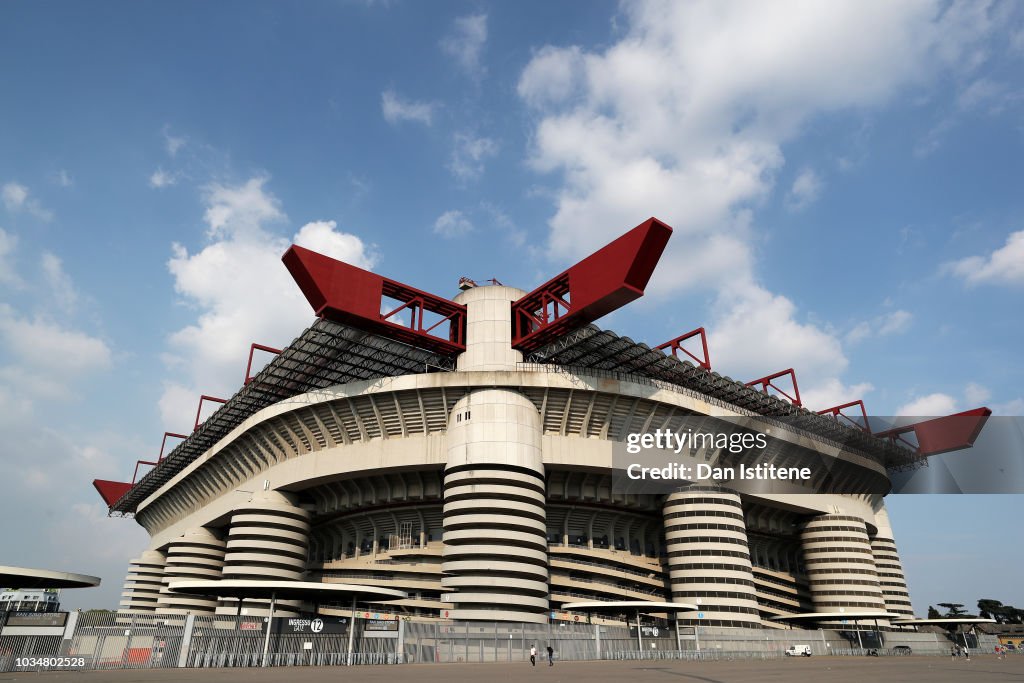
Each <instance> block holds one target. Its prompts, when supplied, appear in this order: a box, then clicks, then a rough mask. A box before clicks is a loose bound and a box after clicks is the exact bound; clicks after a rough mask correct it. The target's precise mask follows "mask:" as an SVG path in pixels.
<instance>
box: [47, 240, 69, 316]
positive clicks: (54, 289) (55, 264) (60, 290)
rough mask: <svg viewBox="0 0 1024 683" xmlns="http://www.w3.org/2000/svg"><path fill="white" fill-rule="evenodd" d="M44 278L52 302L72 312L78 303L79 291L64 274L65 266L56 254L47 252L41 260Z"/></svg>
mask: <svg viewBox="0 0 1024 683" xmlns="http://www.w3.org/2000/svg"><path fill="white" fill-rule="evenodd" d="M40 267H41V268H42V271H43V278H44V279H45V280H46V284H47V285H49V287H50V294H51V295H52V297H51V299H50V300H51V301H52V302H53V303H54V304H56V306H57V307H58V308H60V309H61V310H64V311H71V310H72V309H74V307H75V304H77V303H78V290H76V289H75V285H74V283H72V282H71V278H70V277H68V274H67V273H65V272H64V264H63V262H62V261H61V260H60V258H58V257H57V256H55V255H54V254H52V253H50V252H48V251H45V252H43V255H42V258H41V259H40Z"/></svg>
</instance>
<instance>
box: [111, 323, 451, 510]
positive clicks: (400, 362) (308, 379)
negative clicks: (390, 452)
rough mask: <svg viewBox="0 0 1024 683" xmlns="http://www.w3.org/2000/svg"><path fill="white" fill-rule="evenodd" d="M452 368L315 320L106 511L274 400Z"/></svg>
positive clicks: (136, 497)
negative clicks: (339, 385) (349, 384)
mask: <svg viewBox="0 0 1024 683" xmlns="http://www.w3.org/2000/svg"><path fill="white" fill-rule="evenodd" d="M453 367H454V365H453V360H452V357H450V356H443V355H440V354H437V353H433V352H431V351H425V350H423V349H418V348H415V347H412V346H408V345H407V344H403V343H401V342H397V341H392V340H390V339H385V338H384V337H381V336H378V335H376V334H372V333H370V332H364V331H362V330H357V329H355V328H353V327H348V326H346V325H341V324H338V323H335V322H331V321H329V320H317V321H316V322H315V323H313V325H312V326H310V327H309V329H307V330H306V331H305V332H303V333H302V334H301V335H299V337H298V338H297V339H295V341H293V342H292V343H291V344H290V345H289V346H288V347H286V348H285V349H283V350H282V351H281V353H279V354H278V355H277V356H275V357H274V359H273V360H271V361H270V362H269V363H268V364H267V365H266V366H265V367H264V368H263V369H262V370H261V371H260V372H259V373H258V374H257V375H256V376H255V377H253V378H252V380H251V381H250V382H249V383H248V384H246V385H245V386H243V387H242V388H241V389H239V390H238V392H237V393H235V395H234V396H232V397H231V398H230V399H229V400H228V401H227V402H226V403H224V404H223V405H222V406H221V407H220V408H218V409H217V411H216V412H214V413H213V415H211V416H210V417H209V418H207V420H206V421H205V422H203V423H202V424H201V425H200V426H199V428H198V429H196V430H195V431H194V432H192V434H190V435H189V436H188V438H187V439H185V440H184V441H183V442H181V443H180V444H178V445H177V446H176V447H175V448H174V450H172V451H171V452H170V453H169V454H168V455H167V457H166V458H164V459H163V460H162V461H160V462H159V463H158V464H157V465H156V467H154V468H153V469H152V470H150V471H149V472H148V473H147V474H146V475H145V476H144V477H143V478H142V480H141V481H139V482H138V483H137V484H136V485H135V486H133V487H131V488H130V489H129V490H128V491H127V492H126V493H125V494H124V495H122V496H121V497H120V498H119V499H118V500H117V501H116V502H115V503H114V504H113V505H111V506H110V512H111V514H122V515H127V514H132V513H134V512H135V510H136V508H137V507H138V505H139V503H141V502H142V501H143V500H145V499H146V498H148V497H149V496H150V495H151V494H153V493H154V492H155V491H156V490H157V489H159V488H160V487H161V486H163V485H164V484H165V483H167V482H168V481H169V480H170V479H171V478H172V477H174V475H176V474H177V473H178V472H180V471H181V470H182V469H184V468H185V467H186V466H187V465H188V464H189V463H191V462H192V461H193V460H195V459H196V458H198V457H199V456H201V455H202V454H203V453H205V452H206V451H208V450H209V449H210V448H212V447H213V446H214V445H215V444H216V443H217V442H218V441H220V440H221V439H222V438H224V437H225V436H227V434H228V433H229V432H230V431H231V430H232V429H234V428H235V427H237V426H238V425H239V424H241V423H242V422H243V421H244V420H245V419H246V418H248V417H249V416H250V415H252V414H254V413H256V412H257V411H259V410H262V409H263V408H266V407H267V406H269V405H272V404H274V403H277V402H278V401H283V400H284V399H287V398H291V397H292V396H297V395H299V394H303V393H306V392H307V391H313V390H314V389H323V388H325V387H330V386H335V385H338V384H346V383H348V382H356V381H359V380H367V379H378V378H381V377H398V376H401V375H411V374H418V373H422V372H430V371H431V370H434V369H438V370H451V369H453Z"/></svg>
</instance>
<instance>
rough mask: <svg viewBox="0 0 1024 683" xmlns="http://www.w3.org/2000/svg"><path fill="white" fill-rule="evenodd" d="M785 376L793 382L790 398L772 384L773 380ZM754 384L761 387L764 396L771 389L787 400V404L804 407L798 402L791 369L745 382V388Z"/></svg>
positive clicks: (798, 388) (793, 374)
mask: <svg viewBox="0 0 1024 683" xmlns="http://www.w3.org/2000/svg"><path fill="white" fill-rule="evenodd" d="M786 375H789V377H790V379H792V380H793V395H792V396H790V395H789V394H787V393H786V392H785V391H783V390H782V389H780V388H779V387H778V386H777V385H776V384H775V383H774V381H773V380H777V379H779V378H780V377H785V376H786ZM755 384H759V385H761V391H763V392H764V393H766V394H767V393H768V389H769V388H772V389H774V390H775V391H777V392H779V393H780V394H782V395H783V396H784V397H786V398H787V399H789V402H790V403H792V404H793V405H795V406H797V407H803V405H804V404H803V403H802V402H801V401H800V387H799V386H797V383H796V373H795V372H793V368H789V369H787V370H782V371H780V372H776V373H775V374H774V375H768V376H767V377H762V378H761V379H755V380H752V381H750V382H747V386H748V387H752V386H754V385H755Z"/></svg>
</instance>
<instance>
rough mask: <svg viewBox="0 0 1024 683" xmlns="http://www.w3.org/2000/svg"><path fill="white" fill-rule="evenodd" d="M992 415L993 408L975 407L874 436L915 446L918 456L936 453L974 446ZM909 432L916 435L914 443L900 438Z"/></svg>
mask: <svg viewBox="0 0 1024 683" xmlns="http://www.w3.org/2000/svg"><path fill="white" fill-rule="evenodd" d="M991 414H992V411H991V410H989V409H988V408H975V409H973V410H965V411H964V412H962V413H954V414H953V415H946V416H945V417H936V418H934V419H931V420H924V421H923V422H917V423H915V424H910V425H904V426H902V427H896V428H894V429H887V430H885V431H882V432H878V433H877V434H875V436H877V437H879V438H883V439H885V438H887V439H890V440H892V441H893V442H894V443H895V442H897V441H899V442H902V443H904V444H906V445H908V446H910V447H912V448H915V449H916V450H917V452H918V453H920V454H921V455H925V456H930V455H939V454H940V453H948V452H949V451H958V450H960V449H963V448H970V447H971V446H973V445H974V440H975V439H977V438H978V435H979V434H980V433H981V429H982V427H984V426H985V422H986V421H987V420H988V418H989V416H990V415H991ZM911 432H913V433H914V436H915V437H916V438H917V444H914V443H912V442H910V441H908V440H907V439H905V438H903V435H904V434H909V433H911Z"/></svg>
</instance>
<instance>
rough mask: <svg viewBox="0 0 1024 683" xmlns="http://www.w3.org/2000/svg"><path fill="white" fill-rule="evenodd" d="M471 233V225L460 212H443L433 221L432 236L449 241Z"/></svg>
mask: <svg viewBox="0 0 1024 683" xmlns="http://www.w3.org/2000/svg"><path fill="white" fill-rule="evenodd" d="M472 231H473V224H472V223H471V222H470V221H469V219H468V218H466V215H465V214H464V213H462V212H461V211H445V212H444V213H442V214H441V215H440V216H438V217H437V220H436V221H434V234H435V235H441V236H442V237H446V238H448V239H451V238H453V237H461V236H462V235H465V234H467V233H470V232H472Z"/></svg>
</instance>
